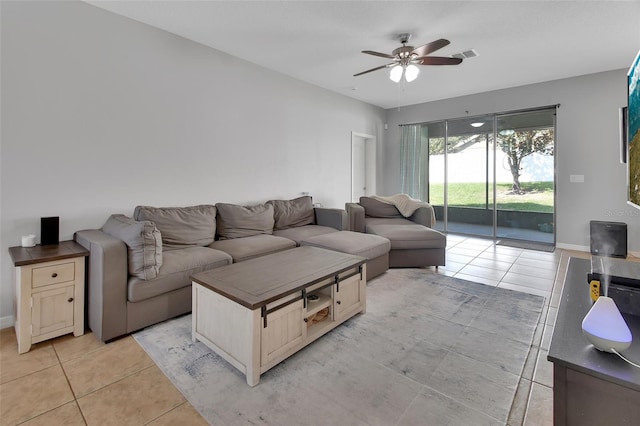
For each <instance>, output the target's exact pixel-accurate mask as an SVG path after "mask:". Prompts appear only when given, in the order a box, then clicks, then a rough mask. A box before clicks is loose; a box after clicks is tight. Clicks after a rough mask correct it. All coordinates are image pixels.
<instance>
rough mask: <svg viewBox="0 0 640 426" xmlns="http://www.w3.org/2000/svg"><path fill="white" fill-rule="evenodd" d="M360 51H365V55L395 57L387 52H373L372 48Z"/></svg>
mask: <svg viewBox="0 0 640 426" xmlns="http://www.w3.org/2000/svg"><path fill="white" fill-rule="evenodd" d="M362 53H366V54H367V55H373V56H380V57H381V58H387V59H395V58H396V57H395V56H393V55H389V54H388V53H380V52H374V51H373V50H363V51H362Z"/></svg>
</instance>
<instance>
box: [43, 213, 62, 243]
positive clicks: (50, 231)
mask: <svg viewBox="0 0 640 426" xmlns="http://www.w3.org/2000/svg"><path fill="white" fill-rule="evenodd" d="M59 223H60V218H59V217H58V216H54V217H41V218H40V244H42V245H43V246H49V245H53V244H58V243H59V242H60V241H59Z"/></svg>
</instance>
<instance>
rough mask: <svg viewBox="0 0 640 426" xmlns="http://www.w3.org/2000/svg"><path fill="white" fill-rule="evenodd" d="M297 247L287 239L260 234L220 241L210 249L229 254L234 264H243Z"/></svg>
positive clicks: (214, 243)
mask: <svg viewBox="0 0 640 426" xmlns="http://www.w3.org/2000/svg"><path fill="white" fill-rule="evenodd" d="M295 246H296V243H295V242H294V241H291V240H289V239H287V238H282V237H276V236H275V235H266V234H260V235H253V236H251V237H244V238H233V239H230V240H218V241H215V242H213V243H212V244H211V245H210V246H209V247H211V248H214V249H216V250H221V251H224V252H225V253H228V254H229V255H231V257H232V258H233V261H234V262H242V261H243V260H249V259H252V258H254V257H258V256H264V255H265V254H271V253H275V252H278V251H282V250H287V249H290V248H294V247H295Z"/></svg>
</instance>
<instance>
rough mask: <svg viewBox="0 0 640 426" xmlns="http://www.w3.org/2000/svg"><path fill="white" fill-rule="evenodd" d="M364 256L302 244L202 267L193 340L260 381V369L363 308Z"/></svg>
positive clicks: (197, 280)
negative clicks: (253, 256)
mask: <svg viewBox="0 0 640 426" xmlns="http://www.w3.org/2000/svg"><path fill="white" fill-rule="evenodd" d="M364 261H365V259H364V258H361V257H359V256H352V255H348V254H344V253H338V252H333V251H330V250H325V249H319V248H315V247H299V248H296V249H292V250H287V251H285V252H281V253H276V254H273V255H269V256H264V257H262V258H257V259H252V260H248V261H245V262H241V263H239V264H233V265H229V266H225V267H222V268H216V269H214V270H211V271H206V272H201V273H199V274H196V275H194V276H193V277H192V280H193V339H194V341H198V340H199V341H201V342H203V343H205V344H206V345H207V346H209V347H210V348H211V349H213V350H214V351H215V352H216V353H218V354H219V355H220V356H222V357H223V358H224V359H226V360H227V361H228V362H229V363H231V364H232V365H233V366H234V367H236V368H237V369H238V370H240V371H241V372H243V373H244V374H245V375H246V377H247V383H248V384H249V385H250V386H255V385H257V384H258V382H259V381H260V374H262V373H264V372H265V371H267V370H269V369H270V368H272V367H274V366H275V365H277V364H278V363H280V362H281V361H283V360H284V359H286V358H287V357H289V356H291V355H292V354H294V353H295V352H297V351H299V350H300V349H302V348H303V347H305V346H306V345H308V344H309V343H311V342H313V341H314V340H316V339H318V338H319V337H321V336H322V335H324V334H326V333H327V332H328V331H330V330H332V329H333V328H335V327H337V326H338V325H339V324H341V323H342V322H344V321H346V320H347V319H349V318H351V317H352V316H354V315H356V314H357V313H360V312H362V313H364V312H365V310H366V279H365V277H366V264H365V263H364ZM314 296H317V299H316V298H315V297H314ZM314 299H315V300H314Z"/></svg>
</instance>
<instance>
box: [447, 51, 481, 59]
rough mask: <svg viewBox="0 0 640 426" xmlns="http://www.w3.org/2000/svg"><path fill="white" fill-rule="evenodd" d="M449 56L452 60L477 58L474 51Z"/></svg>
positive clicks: (476, 53)
mask: <svg viewBox="0 0 640 426" xmlns="http://www.w3.org/2000/svg"><path fill="white" fill-rule="evenodd" d="M451 56H453V57H454V58H460V59H469V58H475V57H476V56H478V52H476V51H475V50H474V49H469V50H465V51H464V52H460V53H456V54H455V55H451Z"/></svg>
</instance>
